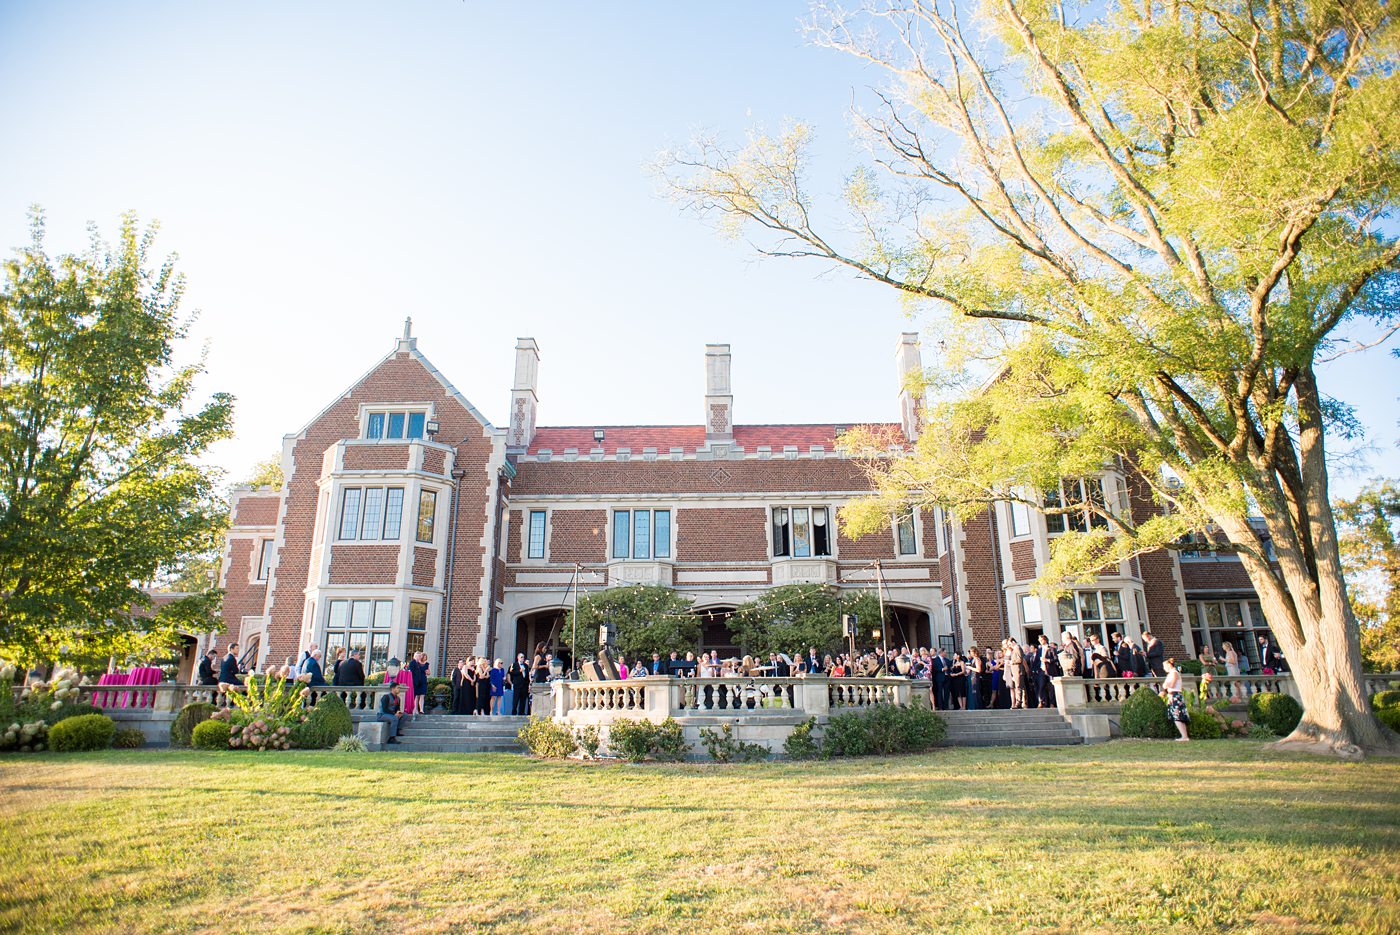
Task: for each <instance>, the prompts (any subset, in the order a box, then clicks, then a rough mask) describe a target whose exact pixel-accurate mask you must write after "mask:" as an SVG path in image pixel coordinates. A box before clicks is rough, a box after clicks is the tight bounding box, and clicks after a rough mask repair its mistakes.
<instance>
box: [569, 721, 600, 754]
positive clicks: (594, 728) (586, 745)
mask: <svg viewBox="0 0 1400 935" xmlns="http://www.w3.org/2000/svg"><path fill="white" fill-rule="evenodd" d="M574 739H575V740H577V741H578V748H579V750H580V751H582V753H583V755H584V757H585V758H587V759H590V760H593V759H597V757H598V747H599V746H601V745H602V743H603V737H602V734H601V732H600V731H599V730H598V725H597V724H588V725H585V726H584V727H580V728H579V729H578V730H577V731H576V732H575V734H574Z"/></svg>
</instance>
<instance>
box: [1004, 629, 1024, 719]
mask: <svg viewBox="0 0 1400 935" xmlns="http://www.w3.org/2000/svg"><path fill="white" fill-rule="evenodd" d="M1001 665H1002V673H1003V674H1002V679H1003V680H1004V681H1005V682H1006V687H1007V688H1008V689H1009V690H1010V692H1011V707H1012V708H1024V707H1025V706H1026V655H1025V653H1024V652H1022V650H1021V644H1019V643H1017V642H1016V641H1015V640H1007V641H1006V642H1004V643H1003V644H1002V663H1001Z"/></svg>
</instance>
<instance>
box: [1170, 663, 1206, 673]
mask: <svg viewBox="0 0 1400 935" xmlns="http://www.w3.org/2000/svg"><path fill="white" fill-rule="evenodd" d="M1176 667H1177V668H1178V669H1180V670H1181V674H1182V675H1200V674H1201V673H1203V672H1204V671H1205V666H1203V665H1201V660H1199V659H1183V660H1181V661H1180V662H1178V663H1177V664H1176Z"/></svg>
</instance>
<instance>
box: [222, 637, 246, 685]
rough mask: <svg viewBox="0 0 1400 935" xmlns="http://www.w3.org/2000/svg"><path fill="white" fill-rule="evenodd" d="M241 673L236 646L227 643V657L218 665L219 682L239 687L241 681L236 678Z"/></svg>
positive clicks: (235, 644)
mask: <svg viewBox="0 0 1400 935" xmlns="http://www.w3.org/2000/svg"><path fill="white" fill-rule="evenodd" d="M242 671H243V670H242V668H241V667H240V666H239V665H238V644H237V643H229V644H228V655H227V656H225V657H224V661H223V662H222V663H220V664H219V682H220V683H221V684H224V685H240V686H241V685H242V684H243V681H242V679H240V678H239V677H238V676H239V673H240V672H242Z"/></svg>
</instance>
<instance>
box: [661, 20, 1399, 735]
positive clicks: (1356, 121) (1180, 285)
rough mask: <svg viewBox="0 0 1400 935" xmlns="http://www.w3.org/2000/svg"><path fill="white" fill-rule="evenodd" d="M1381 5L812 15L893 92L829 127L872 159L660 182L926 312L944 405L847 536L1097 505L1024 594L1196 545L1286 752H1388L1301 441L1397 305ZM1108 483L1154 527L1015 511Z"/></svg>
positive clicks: (668, 162) (1392, 75) (849, 516)
mask: <svg viewBox="0 0 1400 935" xmlns="http://www.w3.org/2000/svg"><path fill="white" fill-rule="evenodd" d="M1393 13H1394V10H1393V6H1392V5H1389V4H1386V3H1380V2H1374V0H1359V2H1357V0H1342V2H1338V0H1312V2H1310V0H1226V2H1196V0H1174V2H1171V3H1161V2H1155V0H1144V2H1126V3H1110V4H1106V5H1105V4H1088V3H1079V4H1075V3H1070V4H1065V3H1054V4H1051V3H1045V2H1041V0H983V2H980V3H977V2H974V3H958V2H954V0H925V2H913V0H909V2H903V0H887V2H874V0H872V2H869V3H866V4H864V5H863V6H862V7H861V8H860V9H858V10H855V11H846V10H843V9H841V8H838V7H832V6H827V5H825V4H818V5H816V6H815V7H814V13H813V17H812V20H811V22H810V24H809V35H810V36H811V38H812V39H813V41H814V42H815V43H816V44H817V45H820V46H824V47H828V48H831V49H835V50H837V51H840V52H843V53H846V54H850V55H853V56H856V57H857V58H859V59H861V60H863V61H865V62H867V63H869V64H870V65H871V66H872V67H873V70H875V71H876V72H877V73H883V75H884V76H885V77H887V78H888V83H887V84H886V85H885V86H884V87H883V88H880V89H877V90H875V91H873V92H872V95H871V97H870V99H869V107H867V108H863V109H858V111H857V114H856V119H857V124H858V127H859V130H860V134H861V136H862V137H863V140H864V142H865V143H866V144H867V146H868V151H869V153H870V155H871V163H872V165H869V166H863V167H860V168H857V169H855V170H853V171H852V172H851V173H850V175H849V176H848V178H847V180H846V183H845V185H844V187H843V189H842V191H841V194H840V197H839V199H823V198H820V197H816V196H814V195H813V194H812V192H813V188H812V186H811V184H810V179H809V170H808V151H809V147H810V143H811V139H812V134H811V130H810V129H809V128H807V127H805V126H802V125H793V126H791V127H789V128H787V129H786V130H784V131H783V132H782V133H779V134H776V135H769V134H764V133H760V132H755V133H754V134H752V135H751V136H750V138H749V141H748V143H747V144H746V145H741V146H737V147H726V146H724V145H722V144H720V143H718V142H716V141H715V140H713V139H701V140H699V141H697V142H696V143H695V145H694V146H692V147H691V148H689V149H687V150H683V151H680V152H676V153H672V154H669V155H668V156H667V157H666V158H665V159H664V160H663V167H662V168H663V171H664V172H665V173H666V175H667V177H668V179H669V182H670V185H671V187H672V190H673V192H674V193H675V195H676V196H677V197H678V198H679V199H680V200H681V201H682V203H683V204H684V205H686V206H687V207H689V208H691V209H693V210H694V211H695V212H697V213H699V214H700V215H702V216H705V217H710V218H714V219H717V220H718V221H719V222H720V223H721V225H722V226H723V227H724V228H725V229H726V230H727V231H729V232H730V233H734V234H742V235H745V236H748V237H750V238H751V240H752V242H753V243H754V245H755V247H756V248H757V249H758V250H759V251H761V252H763V253H765V254H768V255H773V256H796V257H809V258H817V259H820V260H825V261H828V262H831V263H835V264H838V265H843V266H846V267H848V268H851V269H853V270H855V271H856V272H857V273H858V274H860V275H861V276H863V277H865V278H868V279H871V280H874V281H876V282H879V283H882V284H885V285H888V286H891V287H893V288H895V289H897V290H899V291H900V292H901V293H902V294H903V295H904V296H906V297H907V298H908V299H909V300H910V302H911V305H912V307H913V308H914V309H915V310H917V311H919V312H920V313H922V314H926V315H929V316H931V317H932V319H933V328H934V329H935V330H936V331H937V332H938V333H939V335H940V337H941V338H942V340H943V346H944V348H945V355H946V356H945V360H944V361H943V362H942V363H943V364H944V367H945V369H943V370H942V371H941V372H940V373H937V374H935V376H936V378H937V383H938V387H937V388H938V389H940V390H943V391H944V393H943V399H944V401H943V402H941V403H940V404H938V405H936V406H931V407H929V408H928V409H927V410H926V411H925V413H924V417H925V418H924V421H925V431H924V434H923V435H922V437H921V438H920V440H919V442H918V445H917V446H916V448H915V449H914V450H913V451H912V452H910V453H909V455H908V456H907V457H902V458H897V459H894V460H892V461H890V460H884V461H877V462H872V463H873V464H875V476H876V482H877V486H878V494H877V496H876V497H874V498H872V499H869V500H866V501H863V502H860V503H857V504H854V505H853V506H851V507H848V508H847V509H846V510H844V511H843V513H842V517H841V518H842V521H843V522H844V523H845V524H846V525H847V527H848V528H849V529H850V530H851V531H852V532H854V533H856V534H859V533H862V532H868V531H870V530H871V529H873V528H875V527H876V526H879V525H882V524H885V523H887V522H888V517H889V516H890V515H891V514H892V513H896V512H898V511H899V510H900V509H907V508H908V506H909V504H910V503H924V504H939V505H942V506H944V507H945V508H948V509H950V510H953V511H955V512H957V513H958V514H960V515H962V516H969V515H972V514H975V513H976V512H977V511H979V510H981V509H985V508H986V507H987V506H988V505H989V504H991V503H994V502H996V501H999V500H1007V499H1022V500H1025V501H1026V502H1028V503H1031V504H1033V505H1035V506H1037V507H1038V508H1041V509H1045V510H1048V511H1050V512H1054V511H1067V510H1085V511H1090V512H1092V513H1094V514H1096V515H1098V516H1099V517H1100V518H1101V519H1102V520H1103V521H1104V526H1103V528H1093V527H1091V528H1088V529H1086V530H1084V531H1082V532H1069V533H1066V534H1065V535H1061V536H1058V537H1056V539H1055V541H1054V545H1053V557H1052V560H1051V561H1050V562H1049V563H1048V565H1047V566H1046V567H1045V568H1044V569H1043V574H1042V577H1041V586H1042V587H1043V588H1044V589H1046V590H1057V589H1060V588H1063V587H1064V586H1065V584H1066V580H1067V579H1074V578H1082V577H1088V576H1091V575H1092V574H1094V573H1095V572H1096V571H1097V570H1098V569H1100V568H1102V567H1103V566H1104V565H1105V564H1107V563H1109V562H1111V561H1114V560H1122V559H1125V558H1128V557H1130V556H1132V555H1135V554H1139V553H1142V552H1147V551H1151V550H1155V549H1158V548H1171V547H1174V545H1175V544H1176V543H1177V542H1178V541H1179V540H1180V539H1181V537H1182V536H1183V534H1184V533H1187V532H1191V531H1201V530H1206V529H1212V530H1216V531H1218V533H1219V534H1220V535H1222V536H1223V537H1224V538H1225V539H1226V540H1227V541H1228V543H1229V545H1230V547H1231V548H1233V549H1234V550H1235V551H1236V552H1237V553H1238V555H1239V557H1240V560H1241V561H1242V562H1243V564H1244V567H1245V569H1246V570H1247V571H1248V573H1249V575H1250V579H1251V581H1252V583H1253V584H1254V587H1255V590H1256V591H1257V592H1258V594H1259V597H1260V601H1261V604H1262V605H1263V608H1264V611H1265V614H1266V616H1267V617H1268V620H1269V624H1270V627H1271V628H1272V629H1273V631H1274V633H1275V634H1276V636H1277V637H1278V640H1279V642H1280V644H1281V645H1282V646H1283V648H1284V650H1285V653H1286V654H1287V656H1288V659H1289V661H1290V664H1291V666H1292V670H1293V673H1294V676H1295V678H1296V679H1297V684H1298V686H1299V690H1300V693H1301V694H1302V696H1303V700H1304V706H1305V709H1306V713H1305V716H1304V718H1303V721H1302V722H1301V723H1300V724H1299V727H1298V730H1297V731H1296V732H1295V734H1294V736H1293V737H1292V738H1291V739H1290V740H1291V742H1293V743H1295V744H1307V745H1311V746H1321V747H1322V748H1325V749H1330V750H1332V751H1334V752H1339V753H1342V754H1345V755H1351V756H1354V755H1360V753H1361V750H1362V748H1371V749H1381V748H1387V749H1393V748H1394V746H1395V744H1396V737H1395V735H1393V734H1391V733H1389V732H1388V731H1385V730H1384V729H1383V728H1382V727H1381V726H1380V725H1379V723H1378V722H1377V721H1376V720H1375V718H1374V717H1372V716H1371V715H1370V713H1369V710H1368V706H1367V703H1366V699H1365V695H1364V692H1363V690H1362V688H1361V683H1360V671H1361V668H1360V651H1359V642H1358V635H1357V628H1356V625H1355V621H1354V620H1353V618H1352V615H1351V611H1350V609H1349V606H1348V602H1347V598H1346V587H1345V582H1344V579H1343V575H1342V569H1341V562H1340V555H1339V549H1338V541H1337V532H1336V528H1335V523H1334V518H1333V515H1332V510H1331V505H1330V498H1329V496H1328V476H1327V439H1326V437H1325V436H1326V430H1327V429H1328V428H1331V429H1332V430H1334V432H1336V431H1337V430H1339V429H1340V430H1341V431H1346V430H1347V429H1348V427H1349V426H1351V425H1354V422H1353V421H1352V420H1351V417H1350V414H1349V412H1348V411H1347V410H1346V408H1345V407H1344V406H1342V405H1341V404H1340V403H1338V402H1337V401H1336V400H1334V399H1331V398H1329V397H1328V396H1327V395H1326V394H1325V392H1324V390H1323V389H1322V387H1321V386H1320V384H1319V379H1318V368H1319V366H1320V365H1321V364H1322V363H1324V362H1326V361H1327V360H1329V359H1331V358H1334V357H1335V356H1336V355H1338V354H1341V353H1346V352H1348V351H1353V350H1359V349H1362V348H1364V347H1365V346H1367V345H1369V344H1374V343H1378V342H1380V341H1383V340H1385V339H1386V338H1387V337H1389V336H1390V335H1391V334H1393V332H1394V330H1395V328H1396V326H1397V315H1400V308H1397V303H1396V301H1395V297H1396V289H1397V284H1400V276H1397V274H1398V273H1400V266H1398V265H1397V258H1400V241H1397V238H1396V236H1395V230H1396V225H1395V224H1394V221H1395V215H1396V192H1397V182H1400V148H1398V147H1397V145H1396V144H1397V142H1400V108H1397V107H1396V106H1395V102H1396V101H1397V100H1400V68H1397V61H1396V47H1397V38H1398V37H1400V33H1397V30H1396V26H1395V20H1394V15H1393ZM832 201H839V202H840V203H841V205H842V206H843V208H844V217H843V218H841V219H839V220H833V219H830V217H829V216H830V214H831V213H832V212H831V204H830V202H832ZM979 365H980V366H979ZM987 374H991V375H993V376H994V377H995V379H994V380H992V381H991V382H990V384H988V385H978V384H977V383H975V382H974V381H973V377H974V376H975V375H981V376H986V375H987ZM861 441H862V440H861V439H860V438H859V437H854V438H851V439H850V440H849V443H850V445H851V447H852V449H853V450H859V448H860V445H861ZM866 441H867V443H868V442H869V441H870V440H866ZM871 447H875V446H874V445H871ZM1105 469H1122V470H1125V471H1130V472H1133V473H1134V474H1135V475H1136V476H1137V478H1138V479H1139V480H1140V482H1141V483H1143V484H1145V485H1147V486H1148V487H1149V488H1150V490H1151V494H1152V497H1153V499H1154V500H1155V504H1156V508H1155V509H1151V510H1147V511H1142V510H1135V509H1125V508H1123V507H1124V506H1126V504H1111V503H1103V502H1093V501H1092V500H1090V499H1087V498H1086V499H1083V501H1082V502H1077V503H1076V502H1064V501H1063V500H1061V502H1059V503H1058V504H1051V503H1047V502H1045V501H1044V500H1043V498H1042V497H1041V495H1040V492H1041V491H1044V490H1046V489H1047V488H1050V487H1052V486H1056V485H1058V483H1059V480H1060V479H1061V478H1067V477H1068V478H1073V477H1079V476H1084V475H1092V474H1095V473H1097V472H1099V471H1102V470H1105ZM1256 514H1257V515H1260V516H1262V518H1263V523H1262V524H1259V525H1256V524H1252V523H1251V522H1250V518H1251V516H1252V515H1256ZM1275 554H1276V557H1277V560H1276V562H1275V561H1274V560H1273V558H1272V557H1273V556H1274V555H1275Z"/></svg>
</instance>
